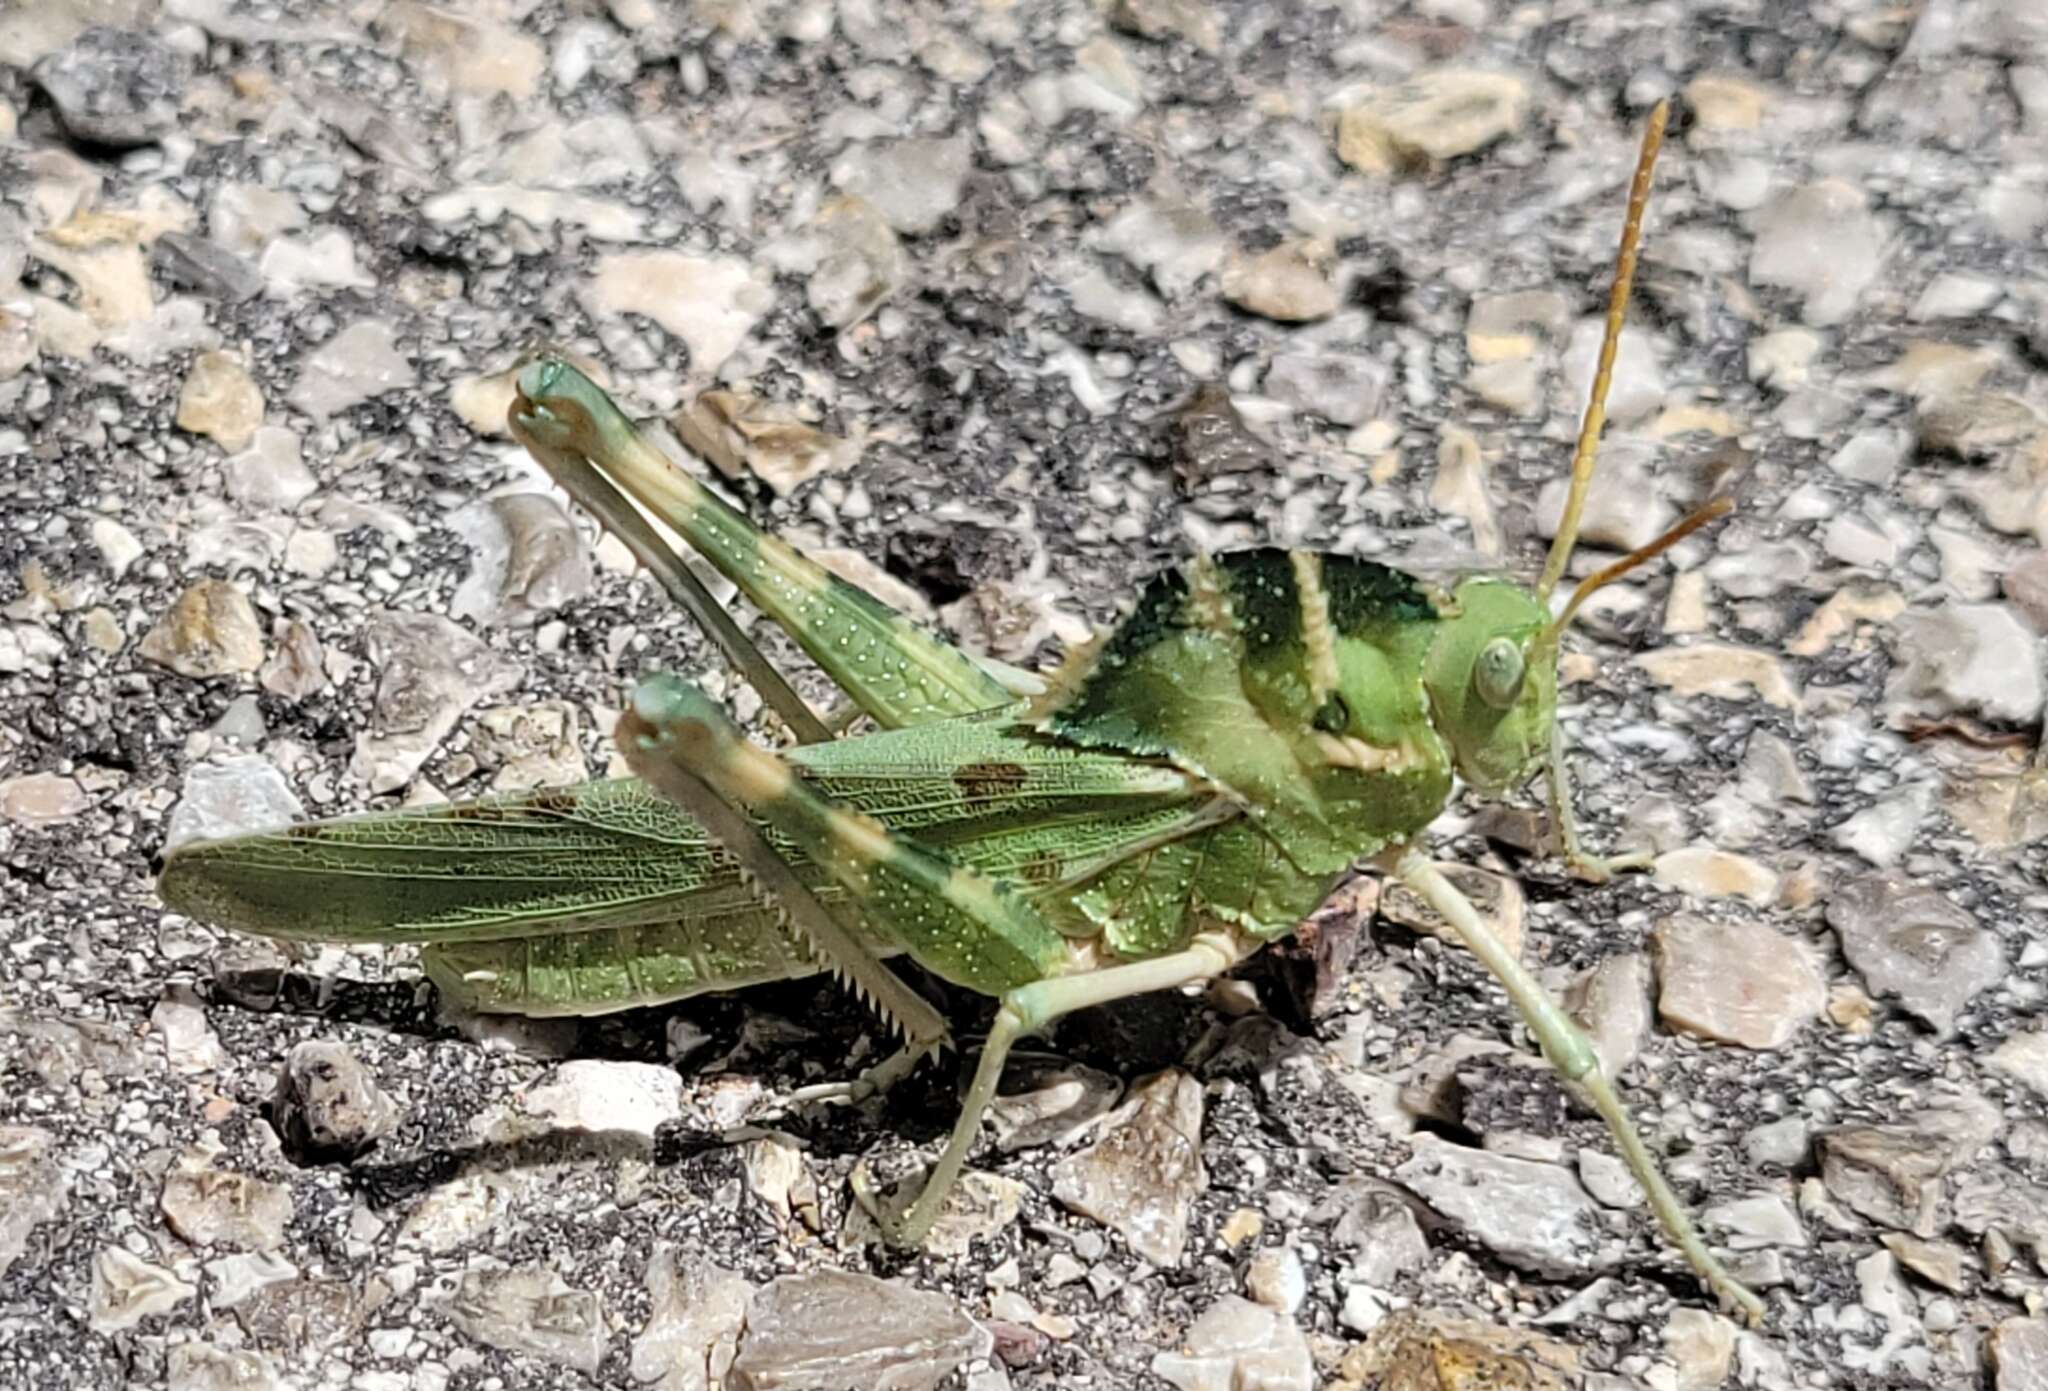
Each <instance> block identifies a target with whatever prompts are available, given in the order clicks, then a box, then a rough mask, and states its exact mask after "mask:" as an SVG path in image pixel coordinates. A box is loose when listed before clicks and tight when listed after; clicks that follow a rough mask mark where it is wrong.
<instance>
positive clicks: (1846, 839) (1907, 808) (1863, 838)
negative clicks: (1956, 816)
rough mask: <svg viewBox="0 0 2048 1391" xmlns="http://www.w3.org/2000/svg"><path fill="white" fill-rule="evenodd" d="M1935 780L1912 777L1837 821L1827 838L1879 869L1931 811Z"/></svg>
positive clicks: (1902, 849) (1908, 843)
mask: <svg viewBox="0 0 2048 1391" xmlns="http://www.w3.org/2000/svg"><path fill="white" fill-rule="evenodd" d="M1937 792H1938V787H1937V784H1936V783H1935V782H1934V781H1933V780H1932V779H1929V778H1916V779H1914V780H1913V781H1910V782H1907V783H1904V784H1902V785H1901V786H1900V787H1899V788H1897V789H1896V790H1895V791H1893V792H1891V793H1888V794H1887V795H1885V796H1883V797H1880V798H1879V799H1878V800H1877V801H1875V802H1873V803H1871V804H1870V805H1869V806H1866V807H1864V808H1863V809H1862V810H1861V811H1858V812H1856V813H1855V814H1854V815H1852V816H1850V817H1848V818H1847V819H1846V820H1844V821H1842V822H1840V823H1839V824H1838V825H1836V826H1835V827H1834V829H1833V830H1831V831H1830V832H1829V833H1828V838H1829V839H1830V840H1832V841H1833V842H1834V843H1835V844H1836V845H1838V846H1840V847H1841V848H1842V849H1844V850H1847V851H1850V852H1852V853H1854V854H1857V855H1860V856H1862V857H1863V858H1864V859H1866V860H1868V861H1869V862H1870V863H1871V864H1873V865H1876V866H1877V867H1878V868H1879V869H1885V868H1888V867H1890V866H1891V865H1895V864H1897V863H1898V862H1899V860H1900V859H1901V858H1902V857H1903V856H1904V855H1905V853H1906V851H1908V850H1909V849H1911V848H1912V846H1913V842H1914V841H1915V840H1917V839H1918V838H1919V835H1920V831H1921V829H1922V828H1923V827H1924V826H1925V825H1926V824H1927V818H1928V817H1929V816H1931V815H1933V813H1934V807H1935V801H1936V794H1937Z"/></svg>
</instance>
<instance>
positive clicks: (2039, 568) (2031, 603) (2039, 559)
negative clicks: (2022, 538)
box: [2000, 550, 2048, 633]
mask: <svg viewBox="0 0 2048 1391" xmlns="http://www.w3.org/2000/svg"><path fill="white" fill-rule="evenodd" d="M2000 588H2001V589H2002V590H2003V591H2004V593H2005V597H2006V599H2007V600H2008V601H2010V602H2011V603H2012V604H2014V605H2016V606H2017V607H2018V609H2019V611H2020V612H2021V613H2022V614H2024V615H2025V616H2026V620H2027V622H2029V623H2031V624H2032V625H2033V626H2034V631H2035V632H2037V633H2048V551H2044V550H2035V551H2030V552H2029V553H2028V554H2027V556H2026V557H2025V558H2024V559H2023V560H2021V561H2019V562H2018V563H2017V564H2015V565H2014V566H2013V567H2012V568H2011V569H2009V570H2007V571H2006V572H2005V575H2004V577H2003V579H2001V580H2000Z"/></svg>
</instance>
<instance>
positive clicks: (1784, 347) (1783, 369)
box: [1749, 328, 1827, 391]
mask: <svg viewBox="0 0 2048 1391" xmlns="http://www.w3.org/2000/svg"><path fill="white" fill-rule="evenodd" d="M1826 346H1827V338H1826V337H1825V336H1824V335H1822V334H1818V333H1815V332H1814V331H1813V330H1812V329H1809V328H1781V329H1774V330H1773V331H1771V332H1770V333H1764V334H1759V335H1758V336H1757V337H1755V338H1753V339H1751V340H1750V343H1749V379H1750V380H1751V381H1753V382H1759V383H1761V384H1763V385H1764V386H1770V387H1776V388H1777V389H1779V390H1780V391H1789V390H1791V389H1792V388H1794V387H1800V386H1805V385H1806V384H1807V381H1808V379H1809V377H1810V375H1811V372H1812V368H1813V363H1814V359H1816V358H1817V357H1819V356H1820V353H1821V350H1822V349H1823V348H1825V347H1826Z"/></svg>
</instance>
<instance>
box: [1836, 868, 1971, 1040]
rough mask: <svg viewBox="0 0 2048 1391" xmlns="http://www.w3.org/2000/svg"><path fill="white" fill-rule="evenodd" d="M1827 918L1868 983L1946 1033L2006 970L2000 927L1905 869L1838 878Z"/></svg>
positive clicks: (1844, 953) (1951, 1029)
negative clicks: (1924, 884)
mask: <svg viewBox="0 0 2048 1391" xmlns="http://www.w3.org/2000/svg"><path fill="white" fill-rule="evenodd" d="M1827 920H1828V925H1829V926H1830V927H1832V928H1834V930H1835V935H1836V936H1837V937H1838V938H1840V939H1841V943H1842V954H1843V956H1845V957H1846V958H1848V961H1849V964H1850V965H1851V966H1853V967H1854V968H1855V969H1856V971H1857V972H1858V973H1859V974H1860V975H1861V976H1862V977H1863V980H1864V983H1865V984H1866V985H1868V986H1869V987H1870V989H1871V990H1872V991H1874V992H1876V993H1877V994H1879V995H1884V996H1890V997H1892V998H1895V999H1896V1000H1898V1002H1899V1004H1900V1005H1901V1006H1902V1007H1903V1008H1904V1009H1906V1010H1907V1011H1908V1012H1910V1013H1912V1014H1913V1015H1915V1016H1917V1017H1918V1018H1920V1019H1922V1020H1924V1021H1925V1022H1926V1023H1928V1024H1929V1025H1931V1026H1932V1027H1933V1028H1934V1029H1935V1031H1936V1032H1937V1033H1939V1034H1941V1035H1943V1036H1947V1035H1948V1034H1950V1033H1952V1032H1954V1030H1955V1021H1956V1016H1957V1015H1958V1014H1960V1013H1961V1012H1962V1011H1963V1010H1964V1009H1966V1008H1968V1007H1969V1004H1970V1001H1971V1000H1973V999H1975V998H1976V996H1977V995H1978V994H1979V993H1981V992H1982V991H1984V990H1986V989H1989V988H1990V987H1991V986H1993V985H1996V984H1997V983H1998V982H1999V981H2000V980H2002V979H2003V978H2004V977H2005V975H2006V971H2007V966H2006V959H2005V948H2004V947H2003V946H2002V945H2001V944H2000V942H1999V939H1998V934H1996V933H1995V932H1992V931H1990V930H1989V929H1987V928H1985V927H1982V926H1979V925H1978V923H1977V922H1976V920H1975V919H1973V918H1972V917H1971V916H1970V915H1969V914H1968V913H1966V912H1964V911H1963V910H1962V909H1961V908H1959V907H1957V906H1956V905H1955V904H1954V903H1953V902H1952V901H1951V900H1950V899H1949V898H1948V896H1947V895H1945V894H1942V893H1939V892H1937V891H1935V890H1933V889H1928V888H1924V887H1922V886H1920V885H1918V884H1916V883H1915V882H1914V881H1913V880H1912V879H1910V878H1908V877H1907V876H1905V875H1903V874H1899V873H1896V872H1893V873H1885V874H1865V875H1859V876H1857V877H1856V878H1854V879H1851V880H1849V881H1847V882H1846V883H1843V884H1841V885H1839V886H1838V887H1837V888H1836V889H1835V890H1834V892H1833V893H1831V894H1830V895H1829V896H1828V905H1827Z"/></svg>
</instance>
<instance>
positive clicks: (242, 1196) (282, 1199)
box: [158, 1149, 292, 1251]
mask: <svg viewBox="0 0 2048 1391" xmlns="http://www.w3.org/2000/svg"><path fill="white" fill-rule="evenodd" d="M214 1159H215V1156H214V1155H213V1153H211V1152H209V1151H207V1150H203V1149H193V1150H187V1151H186V1152H185V1153H184V1154H182V1155H180V1156H179V1157H178V1162H177V1164H176V1165H174V1166H173V1167H172V1169H171V1171H170V1172H169V1173H168V1174H166V1175H165V1176H164V1188H163V1194H162V1196H161V1197H160V1198H159V1200H158V1205H159V1206H160V1207H161V1208H162V1209H163V1214H164V1221H166V1222H167V1223H169V1224H170V1228H171V1230H172V1231H174V1232H176V1233H177V1234H178V1235H179V1236H180V1237H183V1238H184V1239H185V1240H186V1241H189V1242H191V1243H192V1244H193V1245H194V1246H238V1247H241V1248H242V1249H243V1250H247V1251H274V1250H276V1249H277V1248H278V1247H279V1246H281V1245H283V1244H284V1229H285V1224H286V1223H288V1222H290V1221H291V1220H292V1191H291V1189H289V1188H287V1187H286V1186H285V1185H284V1184H281V1183H269V1182H266V1181H265V1180H263V1179H259V1178H255V1177H253V1176H251V1175H249V1174H242V1173H236V1172H235V1171H234V1170H232V1169H222V1168H219V1167H218V1166H217V1165H216V1164H215V1162H214Z"/></svg>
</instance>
